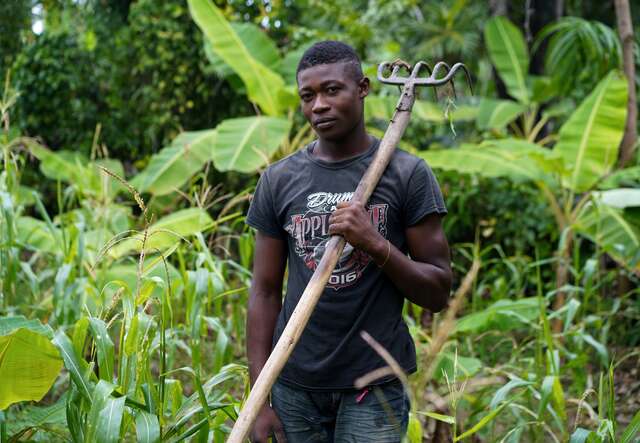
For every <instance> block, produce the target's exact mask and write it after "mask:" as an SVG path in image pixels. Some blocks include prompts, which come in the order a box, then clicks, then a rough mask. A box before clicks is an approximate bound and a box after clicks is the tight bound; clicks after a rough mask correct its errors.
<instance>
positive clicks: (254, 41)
mask: <svg viewBox="0 0 640 443" xmlns="http://www.w3.org/2000/svg"><path fill="white" fill-rule="evenodd" d="M229 24H230V25H231V28H232V29H233V30H234V31H235V33H236V34H237V35H238V37H239V38H240V40H241V41H242V43H243V44H244V45H245V46H246V47H247V49H248V50H249V52H250V53H251V55H252V56H253V57H254V58H255V59H256V60H257V61H259V62H260V63H262V64H263V65H264V66H266V67H267V68H269V69H272V70H274V71H277V70H278V69H279V68H280V64H281V63H282V59H281V58H280V53H279V52H278V47H277V46H276V44H275V42H274V41H273V40H271V39H270V38H269V36H268V35H267V34H266V33H265V32H264V31H263V30H262V29H260V27H259V26H257V25H256V24H254V23H238V22H232V23H229ZM204 47H205V55H206V56H207V58H208V59H209V63H210V64H211V67H212V68H213V70H214V71H215V73H216V75H217V76H218V77H220V78H227V77H230V76H232V75H235V71H234V70H233V68H231V67H230V66H229V65H227V64H226V63H225V61H224V60H222V59H221V58H220V56H218V54H217V53H216V52H215V51H214V50H213V46H212V44H211V42H210V41H209V40H205V44H204Z"/></svg>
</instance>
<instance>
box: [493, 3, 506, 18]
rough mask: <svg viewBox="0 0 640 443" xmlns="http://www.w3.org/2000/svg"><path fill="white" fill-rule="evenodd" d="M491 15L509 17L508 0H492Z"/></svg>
mask: <svg viewBox="0 0 640 443" xmlns="http://www.w3.org/2000/svg"><path fill="white" fill-rule="evenodd" d="M489 9H490V10H491V15H504V16H506V15H507V0H490V1H489Z"/></svg>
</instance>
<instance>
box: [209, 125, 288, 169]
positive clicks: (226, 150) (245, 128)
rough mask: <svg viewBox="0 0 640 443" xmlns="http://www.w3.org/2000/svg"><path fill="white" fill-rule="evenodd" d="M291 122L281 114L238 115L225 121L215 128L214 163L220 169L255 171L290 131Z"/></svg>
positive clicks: (267, 159) (265, 161)
mask: <svg viewBox="0 0 640 443" xmlns="http://www.w3.org/2000/svg"><path fill="white" fill-rule="evenodd" d="M290 126H291V123H290V122H289V120H287V119H284V118H280V117H241V118H232V119H228V120H224V121H223V122H222V123H220V124H219V125H218V126H217V128H216V132H217V136H216V137H215V142H214V148H213V154H212V155H213V164H214V165H215V167H216V169H218V170H219V171H230V170H231V171H240V172H254V171H256V170H257V169H258V168H260V167H261V166H264V165H265V164H266V163H268V161H269V158H270V157H271V155H273V153H274V152H275V151H276V150H277V149H278V146H280V144H281V143H282V142H283V141H284V139H285V138H286V137H287V135H288V134H289V129H290Z"/></svg>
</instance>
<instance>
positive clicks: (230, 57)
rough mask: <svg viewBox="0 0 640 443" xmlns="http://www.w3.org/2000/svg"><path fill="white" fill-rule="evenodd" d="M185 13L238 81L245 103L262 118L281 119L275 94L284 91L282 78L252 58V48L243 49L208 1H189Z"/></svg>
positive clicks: (227, 23) (245, 46)
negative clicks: (263, 115) (261, 113)
mask: <svg viewBox="0 0 640 443" xmlns="http://www.w3.org/2000/svg"><path fill="white" fill-rule="evenodd" d="M189 10H190V11H191V15H192V16H193V19H194V21H195V22H196V24H197V25H198V27H200V29H201V30H202V32H203V33H204V35H205V36H206V37H207V38H208V39H209V41H210V42H211V45H212V48H213V51H214V52H215V53H216V54H217V55H218V57H220V58H221V59H222V60H224V62H225V63H226V64H227V65H229V66H230V67H231V68H232V69H233V70H234V71H235V73H236V74H238V76H239V77H240V78H241V79H242V81H243V82H244V84H245V86H246V88H247V93H248V96H249V99H250V100H251V101H253V102H256V103H257V104H258V105H259V106H260V108H262V110H263V111H264V112H265V113H266V114H268V115H281V114H282V113H283V108H282V106H281V104H280V102H279V100H278V94H279V91H280V90H281V89H282V88H283V87H284V80H283V79H282V77H281V76H280V75H278V74H277V73H275V72H273V71H272V70H271V69H269V68H267V67H266V66H265V65H264V64H262V63H260V62H259V61H258V60H257V59H256V58H255V57H254V56H253V55H252V48H250V47H247V45H246V44H245V42H243V41H242V39H241V38H240V36H239V35H238V33H237V32H236V31H235V30H234V29H233V28H232V27H231V25H230V24H229V22H227V20H226V19H225V17H224V15H223V14H222V12H221V11H220V9H218V7H216V6H215V5H214V4H213V2H212V1H211V0H189ZM253 50H255V48H253Z"/></svg>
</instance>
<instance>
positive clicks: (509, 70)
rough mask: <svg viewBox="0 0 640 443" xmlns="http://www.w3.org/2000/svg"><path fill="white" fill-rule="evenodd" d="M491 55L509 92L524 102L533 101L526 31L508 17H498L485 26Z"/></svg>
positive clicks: (486, 39)
mask: <svg viewBox="0 0 640 443" xmlns="http://www.w3.org/2000/svg"><path fill="white" fill-rule="evenodd" d="M484 39H485V42H486V44H487V49H488V50H489V56H490V57H491V61H492V62H493V64H494V66H495V67H496V69H497V70H498V72H499V73H500V77H501V78H502V80H503V81H504V82H505V84H506V85H507V90H508V91H509V94H510V95H511V96H512V97H513V98H515V99H516V100H518V101H519V102H521V103H524V104H528V103H529V98H530V97H529V89H528V88H527V75H528V72H529V53H528V51H527V46H526V44H525V41H524V38H523V36H522V33H521V32H520V31H519V30H518V28H516V27H515V26H514V25H513V23H511V22H510V21H509V20H508V19H506V18H504V17H494V18H492V19H491V20H489V22H487V26H486V27H485V28H484Z"/></svg>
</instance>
